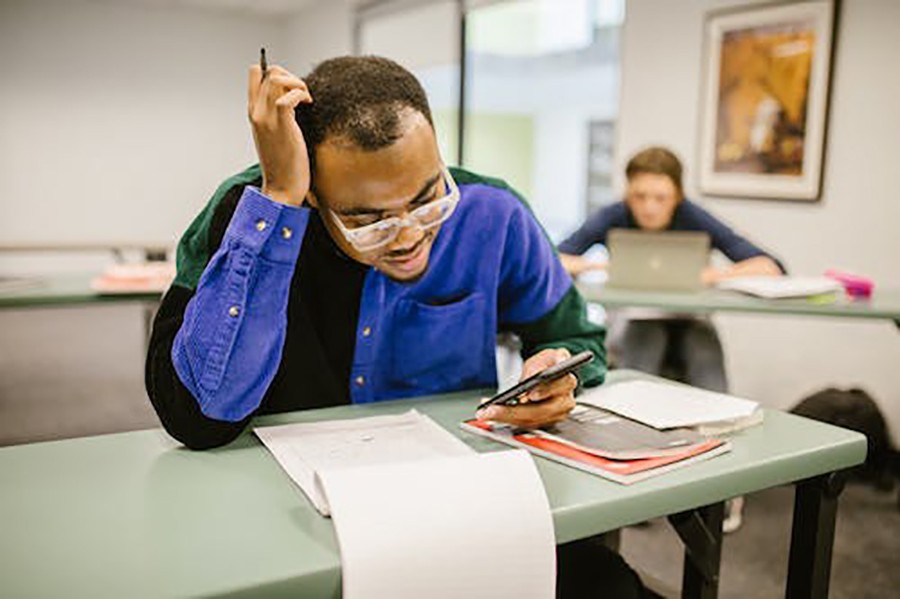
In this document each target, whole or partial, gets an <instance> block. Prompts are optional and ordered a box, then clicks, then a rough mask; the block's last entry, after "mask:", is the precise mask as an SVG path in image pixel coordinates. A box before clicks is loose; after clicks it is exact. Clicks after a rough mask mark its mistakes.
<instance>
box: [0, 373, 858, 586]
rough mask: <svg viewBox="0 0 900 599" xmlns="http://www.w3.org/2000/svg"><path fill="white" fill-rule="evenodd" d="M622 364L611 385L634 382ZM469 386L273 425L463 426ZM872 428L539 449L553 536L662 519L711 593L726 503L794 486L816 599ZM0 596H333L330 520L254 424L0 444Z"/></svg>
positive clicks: (806, 426)
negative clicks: (351, 421)
mask: <svg viewBox="0 0 900 599" xmlns="http://www.w3.org/2000/svg"><path fill="white" fill-rule="evenodd" d="M638 376H642V375H638V374H636V373H633V372H626V371H617V372H615V373H613V374H612V375H611V376H610V381H611V383H613V384H614V383H615V382H618V381H622V380H627V379H631V378H635V377H638ZM476 395H477V394H475V393H471V392H469V393H460V394H455V395H449V396H442V397H438V398H431V399H428V398H424V399H420V400H412V401H396V402H386V403H381V404H374V405H360V406H347V407H340V408H330V409H325V410H316V411H309V412H296V413H290V414H280V415H276V416H270V417H266V418H264V419H260V422H261V423H264V424H274V423H285V422H299V421H309V420H319V419H331V418H341V417H353V416H368V415H373V414H383V413H397V412H401V411H405V410H408V409H409V408H410V407H416V408H417V409H419V410H421V411H422V412H424V413H426V414H428V415H430V416H431V417H433V418H434V419H435V420H436V421H437V422H439V423H441V424H442V425H444V426H445V427H446V428H447V429H448V430H450V431H452V432H453V433H454V434H456V435H458V436H460V437H461V438H463V439H464V440H465V441H466V442H467V443H469V444H471V445H472V446H473V447H475V448H476V449H478V450H480V451H491V450H496V449H500V448H502V447H503V446H500V445H498V444H496V443H494V442H492V441H490V440H488V439H484V438H481V437H476V436H473V435H469V434H467V433H464V432H462V431H460V430H459V429H458V428H457V423H458V421H460V420H461V419H463V418H465V417H468V416H470V415H471V414H472V412H473V410H474V408H475V405H476V401H477V400H476V397H475V396H476ZM865 452H866V441H865V438H864V437H863V436H862V435H860V434H857V433H854V432H850V431H846V430H843V429H839V428H835V427H832V426H829V425H825V424H821V423H818V422H814V421H811V420H806V419H802V418H799V417H796V416H793V415H790V414H785V413H781V412H776V411H769V412H767V414H766V421H765V423H764V424H763V425H762V426H759V427H755V428H753V429H750V430H747V431H745V432H743V433H741V434H739V435H737V436H736V437H735V438H734V450H733V451H732V452H731V453H730V454H727V455H724V456H721V457H717V458H715V459H712V460H710V461H708V462H703V463H700V464H697V465H695V466H692V467H690V468H685V469H683V470H679V471H676V472H672V473H669V474H666V475H664V476H661V477H658V478H655V479H651V480H647V481H643V482H641V483H637V484H635V485H632V486H627V487H626V486H622V485H618V484H616V483H613V482H610V481H606V480H604V479H602V478H598V477H594V476H591V475H589V474H586V473H583V472H580V471H577V470H573V469H570V468H567V467H564V466H562V465H559V464H555V463H551V462H548V461H545V460H543V459H537V460H536V461H537V463H538V468H539V471H540V474H541V476H542V478H543V481H544V484H545V486H546V488H547V493H548V496H549V499H550V505H551V506H552V509H553V521H554V525H555V529H556V536H557V540H558V542H566V541H571V540H574V539H579V538H583V537H587V536H590V535H594V534H597V533H601V532H605V531H610V530H614V529H617V528H619V527H622V526H626V525H628V524H632V523H636V522H641V521H644V520H647V519H649V518H655V517H658V516H662V515H669V516H670V520H671V521H672V522H673V524H675V525H676V528H677V529H678V530H679V531H680V532H679V534H681V535H682V537H683V538H684V539H685V540H686V541H687V542H688V544H687V547H688V548H687V555H688V559H686V560H685V586H684V594H685V596H693V597H714V596H715V594H716V592H717V579H718V564H719V556H720V552H721V519H722V501H723V500H725V499H727V498H730V497H734V496H736V495H742V494H747V493H752V492H754V491H759V490H761V489H766V488H769V487H773V486H776V485H782V484H786V483H792V482H798V481H800V482H799V484H798V486H797V504H796V507H795V518H794V534H793V539H792V547H791V558H790V560H791V563H790V573H789V577H788V587H789V593H790V595H789V596H790V597H824V596H825V595H826V594H827V585H828V575H829V568H830V562H831V544H832V540H833V530H834V515H835V509H836V501H837V494H838V492H839V491H840V485H839V477H838V476H836V474H835V473H838V472H840V471H842V470H844V469H846V468H848V467H851V466H854V465H856V464H859V463H861V462H862V461H863V459H864V457H865ZM0 489H2V492H0V531H2V535H0V595H2V596H6V597H56V596H73V597H92V598H100V597H130V598H139V597H154V598H158V597H188V596H191V597H200V596H202V597H230V598H238V597H253V598H265V597H288V596H290V597H337V596H339V595H340V559H339V555H338V551H337V545H336V539H335V535H334V529H333V527H332V523H331V521H330V520H327V519H324V518H322V517H320V516H319V515H318V513H317V512H316V511H315V510H314V508H312V507H311V506H310V504H309V503H308V502H307V500H306V498H305V497H304V496H303V495H302V494H301V492H300V491H299V490H298V489H296V488H295V487H294V486H293V483H291V481H290V480H289V479H288V477H287V475H286V474H284V473H283V472H282V470H281V468H280V467H279V466H278V464H277V463H276V462H275V460H274V459H273V458H272V457H271V456H270V455H269V453H268V452H267V451H266V450H265V448H264V447H263V446H262V445H261V444H260V443H259V442H258V440H257V439H256V437H255V436H253V435H252V434H245V435H244V436H242V437H241V438H239V439H238V440H237V441H236V442H235V443H233V444H232V445H230V446H228V447H225V448H222V449H219V450H215V451H208V452H199V453H196V452H190V451H187V450H184V449H181V448H179V447H177V445H176V444H175V443H174V442H173V441H172V440H170V439H169V438H168V437H167V436H166V434H165V433H164V432H162V431H161V430H149V431H138V432H131V433H123V434H115V435H106V436H98V437H90V438H84V439H74V440H66V441H54V442H48V443H36V444H32V445H21V446H16V447H8V448H0Z"/></svg>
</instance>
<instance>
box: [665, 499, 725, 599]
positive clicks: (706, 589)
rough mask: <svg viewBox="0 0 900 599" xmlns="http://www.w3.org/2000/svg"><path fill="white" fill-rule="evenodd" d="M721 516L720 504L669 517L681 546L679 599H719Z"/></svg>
mask: <svg viewBox="0 0 900 599" xmlns="http://www.w3.org/2000/svg"><path fill="white" fill-rule="evenodd" d="M724 513H725V503H724V502H720V503H714V504H712V505H707V506H705V507H701V508H697V509H696V510H689V511H687V512H681V513H679V514H672V515H671V516H669V522H671V523H672V526H673V527H674V528H675V532H677V533H678V536H679V537H681V541H682V542H683V543H684V575H683V577H682V581H681V596H682V597H686V598H687V597H689V598H691V599H715V598H716V597H717V596H718V595H719V565H720V563H721V559H722V518H723V516H724Z"/></svg>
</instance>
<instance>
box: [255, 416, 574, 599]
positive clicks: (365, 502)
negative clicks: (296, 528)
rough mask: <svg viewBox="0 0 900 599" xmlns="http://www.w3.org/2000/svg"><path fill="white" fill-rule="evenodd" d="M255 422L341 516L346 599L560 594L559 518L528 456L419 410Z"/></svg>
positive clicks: (308, 489)
mask: <svg viewBox="0 0 900 599" xmlns="http://www.w3.org/2000/svg"><path fill="white" fill-rule="evenodd" d="M254 431H255V432H256V434H257V435H258V436H259V437H260V439H262V441H263V443H264V444H265V445H266V447H267V448H268V449H269V450H270V451H271V452H272V454H273V455H274V456H275V457H276V459H277V460H278V462H279V464H280V465H281V466H282V467H283V468H284V469H285V471H286V472H287V473H288V475H289V476H290V477H291V478H292V479H293V480H294V482H296V483H297V484H298V485H299V486H300V488H301V489H302V490H303V491H304V493H306V495H307V496H308V497H309V498H310V500H311V501H312V502H313V503H314V504H315V506H316V508H317V509H319V511H320V512H322V513H323V514H329V513H330V515H331V516H332V519H333V520H334V525H335V530H336V532H337V537H338V543H339V545H340V550H341V568H342V583H343V597H345V599H361V598H366V599H368V598H371V597H391V599H407V598H409V599H412V598H416V599H418V598H420V597H429V599H445V598H446V599H457V598H458V597H467V598H469V597H485V598H488V597H490V598H493V597H516V598H517V599H519V598H534V599H538V598H540V599H551V598H552V597H553V596H554V592H555V580H556V561H555V560H556V552H555V540H554V533H553V521H552V518H551V515H550V507H549V503H548V501H547V497H546V494H545V492H544V487H543V484H542V482H541V479H540V476H539V474H538V472H537V468H536V467H535V465H534V462H533V461H532V459H531V457H530V455H529V454H528V453H526V452H524V451H502V452H494V453H488V454H479V453H477V452H475V451H474V450H473V449H472V448H470V447H469V446H468V445H466V444H465V443H463V442H462V441H460V440H459V439H457V438H456V437H455V436H453V435H452V434H450V433H449V432H448V431H446V430H444V429H443V428H441V427H440V426H439V425H437V424H436V423H435V422H434V421H432V420H431V419H430V418H428V417H427V416H423V415H422V414H420V413H419V412H416V411H415V410H410V411H409V412H407V413H405V414H400V415H396V416H373V417H370V418H360V419H355V420H336V421H327V422H312V423H298V424H288V425H279V426H271V427H261V428H256V429H254ZM297 559H302V556H298V558H297Z"/></svg>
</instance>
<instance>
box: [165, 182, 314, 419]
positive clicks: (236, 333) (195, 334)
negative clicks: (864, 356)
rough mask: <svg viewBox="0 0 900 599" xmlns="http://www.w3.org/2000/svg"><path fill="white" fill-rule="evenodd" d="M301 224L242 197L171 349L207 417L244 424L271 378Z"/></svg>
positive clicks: (254, 197) (295, 216) (255, 195)
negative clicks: (242, 421) (242, 422)
mask: <svg viewBox="0 0 900 599" xmlns="http://www.w3.org/2000/svg"><path fill="white" fill-rule="evenodd" d="M307 219H308V210H306V209H298V208H293V207H288V206H284V205H282V204H279V203H276V202H273V201H272V200H270V199H268V198H266V197H265V196H263V195H262V194H260V193H259V192H258V191H256V190H255V189H253V188H250V187H248V188H246V189H245V191H244V195H243V196H242V197H241V200H240V202H239V204H238V207H237V210H236V211H235V213H234V216H233V217H232V219H231V222H230V224H229V226H228V230H227V231H226V233H225V236H224V238H223V240H222V243H221V244H220V247H219V250H218V251H217V252H216V253H215V254H214V255H213V257H212V258H211V259H210V261H209V264H207V266H206V270H205V271H204V272H203V275H202V276H201V278H200V281H199V283H198V285H197V289H196V291H195V293H194V296H193V297H192V298H191V300H190V301H189V302H188V304H187V307H186V309H185V311H184V319H183V322H182V324H181V327H180V329H179V330H178V332H177V334H176V335H175V338H174V341H173V344H172V353H171V359H172V364H173V366H174V369H175V372H176V373H177V375H178V378H179V380H180V381H181V382H182V384H183V385H184V386H185V387H186V388H187V389H188V390H189V391H190V392H191V394H192V395H193V396H194V398H195V399H196V401H197V403H198V405H199V408H200V411H201V412H202V413H203V414H204V415H205V416H207V417H209V418H212V419H215V420H222V421H227V422H238V421H241V420H243V419H245V418H247V417H248V416H249V415H250V414H252V413H253V412H254V411H255V410H256V409H257V408H258V407H259V404H260V402H261V401H262V398H263V396H264V395H265V392H266V390H267V389H268V386H269V384H270V383H271V382H272V379H273V378H274V377H275V374H276V372H277V371H278V366H279V363H280V361H281V353H282V348H283V344H284V338H285V334H286V326H287V314H286V312H287V303H288V295H289V293H290V285H291V279H292V277H293V273H294V267H295V264H296V261H297V256H298V255H299V251H300V245H301V243H302V239H303V236H304V233H305V230H306V224H307Z"/></svg>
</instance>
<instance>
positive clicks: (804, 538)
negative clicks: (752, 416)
mask: <svg viewBox="0 0 900 599" xmlns="http://www.w3.org/2000/svg"><path fill="white" fill-rule="evenodd" d="M846 480H847V475H846V471H842V472H831V473H829V474H825V475H822V476H817V477H815V478H810V479H807V480H804V481H800V482H799V483H797V485H796V490H795V492H794V523H793V527H792V530H791V554H790V561H789V562H788V576H787V588H786V590H785V597H787V598H788V599H795V598H807V597H808V598H816V599H818V598H824V597H827V596H828V582H829V578H830V576H831V549H832V547H833V545H834V522H835V516H836V515H837V502H838V497H839V496H840V494H841V491H843V490H844V484H845V482H846Z"/></svg>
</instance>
